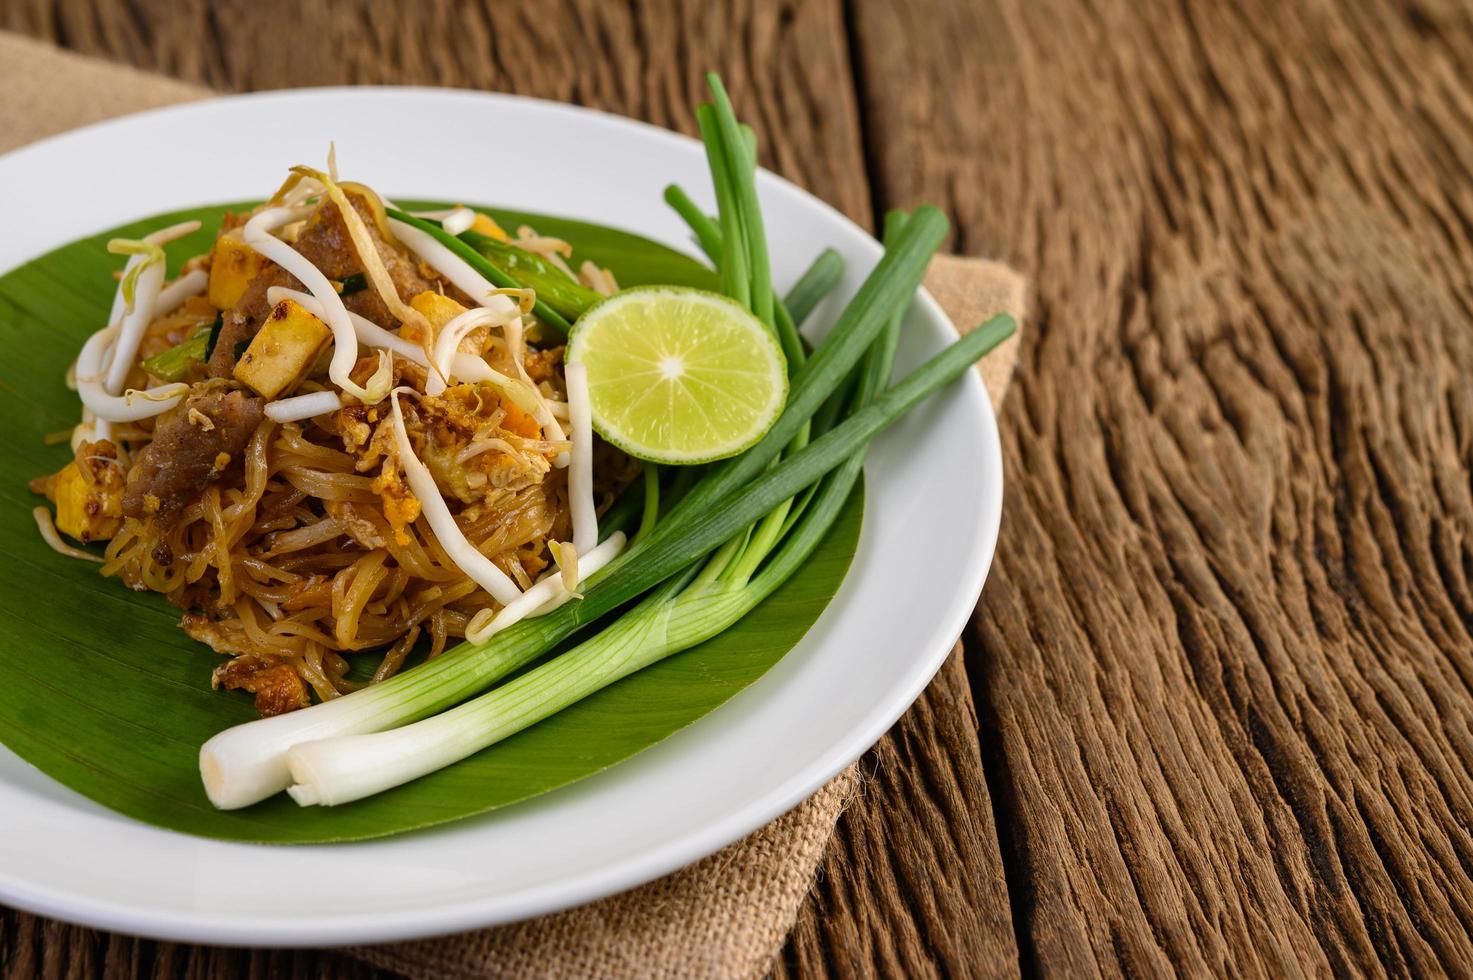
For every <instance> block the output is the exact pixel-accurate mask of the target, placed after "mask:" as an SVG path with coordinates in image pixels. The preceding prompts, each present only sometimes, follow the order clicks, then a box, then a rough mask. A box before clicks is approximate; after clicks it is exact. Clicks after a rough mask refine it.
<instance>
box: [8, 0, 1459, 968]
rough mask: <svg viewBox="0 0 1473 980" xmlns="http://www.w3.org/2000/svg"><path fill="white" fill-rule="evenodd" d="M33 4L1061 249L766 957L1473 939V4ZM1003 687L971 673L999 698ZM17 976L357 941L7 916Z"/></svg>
mask: <svg viewBox="0 0 1473 980" xmlns="http://www.w3.org/2000/svg"><path fill="white" fill-rule="evenodd" d="M472 6H473V5H462V4H457V3H454V2H453V0H436V2H420V3H415V4H407V3H406V4H400V5H395V6H393V7H390V6H389V5H387V4H385V5H376V4H373V3H370V2H367V0H360V2H358V3H335V4H332V5H330V6H329V4H328V3H327V2H325V0H320V2H316V3H286V2H269V0H228V2H220V3H215V4H209V3H207V2H206V0H8V2H6V3H5V4H3V5H0V26H3V27H8V28H11V29H16V30H21V31H25V32H28V33H32V34H36V35H39V36H43V37H47V38H51V39H53V40H55V41H57V42H59V43H61V44H64V45H66V46H68V47H72V48H75V49H77V50H80V51H84V52H88V53H94V54H101V55H106V56H110V57H113V58H118V59H121V60H124V61H128V62H132V63H134V64H137V65H140V66H144V67H148V68H153V69H158V70H161V71H164V72H167V73H170V74H173V75H176V76H179V77H183V78H186V79H190V80H195V81H202V82H206V83H208V84H211V85H214V86H216V87H218V88H220V89H222V90H248V89H258V88H275V87H283V86H295V85H320V84H329V83H343V82H405V83H416V84H433V85H459V86H471V87H477V88H486V89H495V90H499V91H515V92H524V93H528V94H533V95H539V96H543V97H548V98H554V99H562V100H567V101H572V102H579V103H583V104H587V105H593V106H597V107H600V108H604V109H609V110H612V111H615V112H619V113H623V114H626V115H630V116H635V117H639V118H644V119H649V120H652V121H654V122H656V123H659V124H661V125H665V126H670V127H672V128H675V129H680V130H683V131H687V132H689V131H692V130H693V128H694V127H693V121H692V118H691V116H690V106H691V105H692V104H693V103H694V102H695V101H696V100H697V98H698V97H699V96H700V95H701V82H700V79H701V73H702V72H703V71H705V70H706V69H708V68H716V69H718V70H720V71H721V72H722V73H723V74H724V75H725V76H726V78H727V80H728V83H729V84H730V85H731V87H732V88H733V90H734V92H735V94H736V96H737V97H738V99H739V100H740V102H741V104H742V106H743V111H744V112H745V113H746V114H748V115H749V116H750V117H752V118H753V119H754V121H755V122H756V123H757V124H758V125H759V127H760V128H761V130H762V131H763V133H764V135H765V137H766V140H767V143H766V145H767V147H768V151H767V158H766V160H765V161H764V162H765V163H766V164H767V165H768V166H771V167H772V168H774V169H775V170H777V171H778V172H780V173H783V174H785V175H786V176H788V177H790V178H792V179H794V180H795V181H797V182H798V183H800V184H803V185H804V186H806V187H808V188H810V189H812V190H814V191H815V192H816V193H818V194H820V195H822V196H824V197H825V198H827V199H828V200H829V201H831V202H832V203H833V204H834V205H836V206H837V207H839V208H840V209H841V210H843V211H845V212H846V213H848V214H849V215H850V216H852V217H853V218H855V219H856V220H858V221H860V222H861V223H864V224H871V223H872V222H873V218H874V216H875V215H876V214H877V213H879V212H880V211H881V209H883V208H886V207H889V206H891V205H913V204H915V203H918V202H921V201H933V202H935V203H937V204H939V205H941V206H942V207H944V208H945V209H946V210H947V211H948V212H949V214H950V215H951V217H952V220H953V221H954V223H955V233H954V236H953V240H952V245H953V247H954V248H955V249H956V250H958V251H962V252H971V253H976V254H982V255H990V256H996V257H1000V258H1003V259H1006V260H1008V261H1010V262H1012V263H1014V264H1015V265H1016V266H1018V267H1019V268H1020V269H1022V270H1024V271H1025V272H1026V273H1027V274H1028V275H1029V276H1030V277H1031V278H1032V281H1033V285H1034V292H1033V296H1032V309H1033V313H1032V316H1031V320H1030V325H1029V326H1030V329H1029V333H1028V337H1027V341H1026V344H1025V347H1024V352H1023V356H1022V362H1021V366H1020V372H1019V376H1018V378H1017V381H1016V383H1015V386H1014V393H1013V395H1012V398H1011V399H1010V401H1009V402H1008V404H1007V407H1006V410H1005V411H1004V412H1003V430H1004V438H1005V444H1006V455H1007V468H1008V488H1009V490H1008V500H1007V505H1006V511H1005V516H1004V521H1003V533H1002V542H1001V546H1000V549H999V552H998V556H997V561H996V564H995V565H994V568H993V572H992V577H991V580H990V581H989V583H988V587H987V594H986V597H985V600H984V602H983V603H982V607H981V609H980V610H979V612H978V614H977V617H976V621H975V624H974V627H973V628H972V629H971V630H970V631H969V632H968V634H967V636H966V637H965V640H964V643H963V644H962V649H961V650H959V652H958V654H957V655H956V656H954V657H953V658H952V660H951V662H950V663H949V664H948V665H947V667H946V668H945V670H944V671H943V672H942V673H941V675H940V676H939V677H938V678H937V680H936V682H935V683H934V684H933V685H932V686H931V688H930V690H929V691H928V692H927V693H926V695H925V696H924V697H923V698H922V699H921V701H920V702H919V703H918V704H917V705H916V706H915V708H914V709H912V710H911V712H910V713H909V714H908V715H907V716H906V717H905V718H904V719H903V720H902V721H901V722H900V723H899V724H898V725H897V726H896V728H895V730H894V731H892V732H891V733H890V735H889V736H887V737H886V739H885V740H884V741H883V742H882V743H881V744H880V745H879V746H878V747H876V749H875V750H874V751H873V752H872V753H870V755H869V756H868V757H867V759H866V761H865V768H866V770H867V772H868V773H869V777H870V778H869V781H868V787H867V790H866V793H865V795H864V797H863V799H862V800H861V801H860V802H859V803H857V804H856V805H855V806H854V808H853V809H851V810H850V811H849V812H848V813H847V815H846V816H845V817H844V819H843V821H842V823H841V827H840V834H839V836H838V838H837V840H836V842H835V844H834V846H833V849H832V851H831V853H830V854H829V855H828V858H827V860H826V862H825V865H824V869H823V873H822V876H821V878H820V881H819V885H818V888H817V890H816V891H815V893H814V895H813V897H812V899H811V901H810V902H809V904H808V907H807V908H806V910H805V911H804V913H803V915H802V918H801V921H800V923H799V926H798V928H797V930H796V931H795V932H794V934H793V936H792V939H791V941H790V942H789V945H788V948H787V950H786V952H785V955H784V957H783V960H782V962H781V963H780V964H779V967H778V972H779V973H782V974H785V975H786V974H791V975H819V974H825V973H832V974H836V975H843V976H863V975H869V974H875V973H879V974H884V975H891V976H927V975H935V974H960V975H980V974H997V975H1002V976H1012V975H1016V974H1018V973H1020V972H1022V973H1028V974H1032V973H1044V972H1046V973H1056V974H1062V975H1088V974H1122V973H1123V974H1130V975H1135V976H1142V975H1156V974H1162V973H1167V972H1173V971H1179V972H1187V973H1194V974H1200V973H1241V974H1251V975H1265V976H1291V975H1298V974H1317V975H1330V974H1335V975H1339V974H1347V973H1356V974H1359V973H1368V974H1369V973H1376V974H1379V973H1394V974H1406V975H1427V974H1439V973H1444V972H1446V973H1454V974H1462V975H1473V952H1470V950H1473V938H1470V937H1473V639H1470V629H1473V585H1470V574H1473V488H1470V480H1469V472H1470V466H1469V464H1470V456H1473V388H1470V386H1469V385H1468V383H1467V381H1466V379H1467V378H1468V376H1469V375H1468V373H1467V372H1469V371H1473V179H1470V175H1469V169H1468V168H1469V164H1470V162H1473V85H1470V77H1469V69H1470V66H1473V11H1470V9H1469V8H1468V6H1466V5H1460V4H1457V3H1456V2H1451V0H1450V2H1442V0H1406V2H1402V3H1395V4H1388V3H1375V2H1368V0H1358V2H1348V3H1342V4H1327V3H1321V2H1295V3H1283V2H1276V0H1242V2H1240V3H1230V4H1214V3H1210V2H1203V3H1189V2H1188V3H1183V2H1162V0H1145V2H1131V0H1083V2H1081V0H987V2H966V0H931V2H928V3H925V4H920V3H906V4H901V3H899V2H881V0H875V2H869V0H851V2H848V3H843V2H840V0H815V2H805V3H799V2H795V0H786V2H784V0H778V2H767V0H743V2H734V3H729V4H708V3H704V2H700V0H691V2H689V3H677V2H660V3H648V4H638V5H636V6H635V7H633V8H632V9H631V7H629V6H628V5H625V4H614V3H601V2H596V0H585V2H576V3H564V4H560V3H549V2H547V0H525V2H520V0H519V2H497V3H494V4H493V3H491V2H490V0H487V2H486V3H485V4H484V9H483V8H482V6H481V5H474V9H472ZM974 706H975V707H974ZM0 964H4V965H5V969H6V970H7V971H8V973H9V975H11V976H15V977H27V976H31V975H32V974H35V973H39V974H42V975H45V976H55V977H62V976H87V975H95V974H98V973H108V974H111V975H116V976H124V977H132V976H152V977H178V976H198V977H206V976H208V977H231V976H248V975H249V976H267V975H270V976H302V977H307V976H323V975H328V976H341V977H348V976H368V975H371V974H372V973H373V971H371V970H368V969H367V968H364V967H361V966H358V965H356V964H355V963H353V962H351V961H349V960H347V959H345V958H342V957H339V956H336V955H335V954H331V953H313V952H296V953H282V952H240V951H222V950H207V949H195V948H188V947H177V946H170V945H167V944H161V943H153V942H143V941H137V940H130V939H124V938H119V937H115V936H107V935H104V934H99V933H95V932H89V931H87V930H82V929H76V928H71V927H68V926H63V925H59V924H55V923H48V922H41V921H39V920H36V919H34V918H31V917H28V916H24V915H16V914H9V915H6V916H5V917H4V921H3V929H0Z"/></svg>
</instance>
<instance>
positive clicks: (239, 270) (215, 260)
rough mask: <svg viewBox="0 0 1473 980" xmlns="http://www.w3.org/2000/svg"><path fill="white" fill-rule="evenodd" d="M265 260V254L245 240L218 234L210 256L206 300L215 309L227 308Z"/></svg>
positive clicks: (235, 300) (242, 293)
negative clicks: (207, 298)
mask: <svg viewBox="0 0 1473 980" xmlns="http://www.w3.org/2000/svg"><path fill="white" fill-rule="evenodd" d="M265 263H266V258H265V256H263V255H262V254H261V253H260V252H257V251H256V250H255V249H253V248H251V247H250V246H249V245H247V244H246V243H245V242H242V241H239V240H237V239H235V238H232V237H230V236H229V235H221V236H220V237H219V238H217V239H216V240H215V251H214V253H213V254H212V255H211V256H210V287H209V292H208V294H207V295H208V296H209V299H210V302H211V303H212V304H213V305H214V306H215V308H216V309H221V310H228V309H230V308H231V307H233V306H234V305H235V304H236V303H237V302H239V301H240V298H241V296H243V295H244V294H245V291H246V287H248V286H249V285H250V284H251V280H252V279H254V278H256V274H257V273H259V272H260V271H261V267H262V266H263V265H265Z"/></svg>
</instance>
